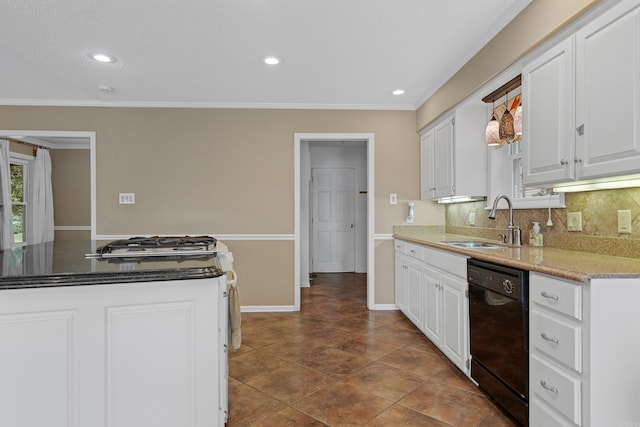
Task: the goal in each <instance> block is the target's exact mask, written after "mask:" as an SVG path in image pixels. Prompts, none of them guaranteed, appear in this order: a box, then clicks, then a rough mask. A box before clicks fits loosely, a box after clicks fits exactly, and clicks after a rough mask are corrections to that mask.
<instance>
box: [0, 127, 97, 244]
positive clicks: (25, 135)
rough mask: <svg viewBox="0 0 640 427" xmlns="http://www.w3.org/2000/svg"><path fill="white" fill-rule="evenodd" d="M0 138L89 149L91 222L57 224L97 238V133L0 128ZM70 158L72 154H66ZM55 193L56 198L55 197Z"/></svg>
mask: <svg viewBox="0 0 640 427" xmlns="http://www.w3.org/2000/svg"><path fill="white" fill-rule="evenodd" d="M0 138H7V139H12V140H17V141H23V142H25V143H26V144H28V145H33V146H40V147H45V148H48V149H51V150H54V151H58V152H63V151H64V152H69V151H78V150H88V151H89V156H88V158H89V165H88V169H89V172H88V173H89V175H90V177H89V180H90V194H89V197H88V199H89V200H87V203H88V204H90V207H88V209H89V211H90V212H89V215H90V221H89V222H90V223H89V224H88V225H86V224H84V223H83V224H79V225H77V226H76V225H74V226H56V227H55V230H56V233H58V232H59V231H62V232H67V233H73V232H81V233H83V234H84V233H87V232H89V233H90V235H91V239H92V240H95V238H96V194H95V192H96V133H95V132H84V131H41V130H0ZM66 157H68V158H70V156H66ZM85 158H86V157H85ZM55 197H56V196H55V194H54V199H55Z"/></svg>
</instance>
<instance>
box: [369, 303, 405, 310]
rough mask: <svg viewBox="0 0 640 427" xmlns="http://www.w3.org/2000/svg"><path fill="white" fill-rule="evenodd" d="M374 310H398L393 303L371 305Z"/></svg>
mask: <svg viewBox="0 0 640 427" xmlns="http://www.w3.org/2000/svg"><path fill="white" fill-rule="evenodd" d="M373 309H374V310H380V311H382V310H399V309H398V306H397V305H395V304H376V305H374V306H373Z"/></svg>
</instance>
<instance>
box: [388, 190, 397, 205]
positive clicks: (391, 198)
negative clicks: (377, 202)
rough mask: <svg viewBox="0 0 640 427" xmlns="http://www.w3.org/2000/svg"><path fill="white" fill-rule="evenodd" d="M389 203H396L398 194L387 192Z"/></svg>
mask: <svg viewBox="0 0 640 427" xmlns="http://www.w3.org/2000/svg"><path fill="white" fill-rule="evenodd" d="M389 204H390V205H397V204H398V195H397V194H396V193H391V194H389Z"/></svg>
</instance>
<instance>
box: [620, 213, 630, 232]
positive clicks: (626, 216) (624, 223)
mask: <svg viewBox="0 0 640 427" xmlns="http://www.w3.org/2000/svg"><path fill="white" fill-rule="evenodd" d="M618 233H631V211H629V210H620V211H618Z"/></svg>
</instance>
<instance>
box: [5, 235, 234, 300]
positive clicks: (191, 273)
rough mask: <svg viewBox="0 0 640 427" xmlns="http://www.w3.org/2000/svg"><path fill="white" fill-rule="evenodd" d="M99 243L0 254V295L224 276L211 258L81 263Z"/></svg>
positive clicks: (44, 245) (36, 247)
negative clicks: (37, 290) (27, 289)
mask: <svg viewBox="0 0 640 427" xmlns="http://www.w3.org/2000/svg"><path fill="white" fill-rule="evenodd" d="M104 243H107V242H96V241H91V240H82V241H72V240H59V241H55V242H47V243H40V244H37V245H28V246H20V247H16V248H12V249H7V250H4V251H0V269H1V270H0V271H2V276H0V290H6V289H23V288H38V287H54V286H75V285H99V284H110V283H128V282H152V281H166V280H185V279H205V278H211V277H218V276H222V275H223V274H224V273H223V272H222V268H221V267H220V264H219V261H218V259H217V258H216V257H215V255H211V256H204V257H201V258H198V259H190V258H180V259H171V258H166V257H150V258H140V259H138V260H131V259H126V260H125V259H122V258H120V259H118V258H110V259H87V258H85V254H89V253H95V252H96V248H97V247H99V246H101V245H102V244H104Z"/></svg>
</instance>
